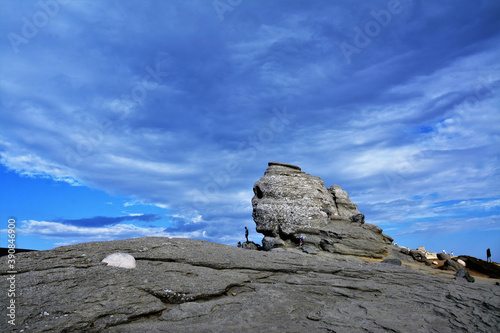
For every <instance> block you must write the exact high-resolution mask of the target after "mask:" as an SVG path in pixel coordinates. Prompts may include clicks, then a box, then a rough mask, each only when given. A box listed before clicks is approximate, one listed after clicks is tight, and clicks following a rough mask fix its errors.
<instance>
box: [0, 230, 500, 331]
mask: <svg viewBox="0 0 500 333" xmlns="http://www.w3.org/2000/svg"><path fill="white" fill-rule="evenodd" d="M115 252H121V253H127V254H130V255H132V256H133V257H135V259H136V268H133V269H124V268H117V267H111V266H106V264H104V263H102V262H101V261H102V260H103V258H105V257H106V256H108V255H109V254H112V253H115ZM3 259H4V258H2V262H1V267H2V270H1V272H2V275H3V276H2V278H1V288H2V290H7V289H8V287H9V285H8V283H9V282H8V281H7V279H6V278H7V277H8V275H7V274H6V273H5V272H6V271H7V269H6V260H3ZM366 261H380V260H379V259H377V260H374V259H367V258H359V257H353V256H347V255H338V254H332V253H328V252H320V253H318V254H315V255H313V254H307V253H304V252H302V251H300V250H298V249H293V248H290V249H275V250H272V251H270V252H264V251H255V250H246V249H239V248H236V247H231V246H226V245H222V244H216V243H209V242H204V241H199V240H191V239H169V238H137V239H129V240H121V241H112V242H96V243H86V244H78V245H73V246H66V247H60V248H56V249H53V250H49V251H40V252H28V253H21V254H18V255H17V267H16V268H17V271H18V273H17V274H16V297H15V300H16V325H15V326H11V325H9V324H8V323H7V320H6V316H5V315H4V314H3V315H2V317H3V318H4V319H2V320H1V321H0V331H2V332H8V331H14V332H141V331H142V332H248V331H267V332H304V331H306V332H440V333H443V332H496V331H498V330H499V327H500V286H497V285H495V284H493V282H495V280H491V279H486V278H484V277H481V278H479V277H478V278H477V279H476V282H475V283H469V282H467V281H466V280H465V279H463V278H460V279H458V280H454V279H453V278H454V275H453V272H445V271H440V270H437V269H434V268H432V267H428V266H425V265H424V264H422V263H417V262H403V266H396V265H390V264H383V263H379V262H366ZM410 261H411V260H410ZM434 273H437V275H433V274H434ZM483 280H484V281H483ZM485 281H486V282H488V283H483V282H485ZM497 281H498V280H497ZM6 301H7V299H6V298H5V297H2V298H1V299H0V303H1V304H0V306H1V308H2V309H4V310H2V311H5V309H6V307H7V303H6Z"/></svg>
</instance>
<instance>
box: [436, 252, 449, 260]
mask: <svg viewBox="0 0 500 333" xmlns="http://www.w3.org/2000/svg"><path fill="white" fill-rule="evenodd" d="M437 258H438V259H439V260H451V256H450V255H449V254H446V253H438V254H437Z"/></svg>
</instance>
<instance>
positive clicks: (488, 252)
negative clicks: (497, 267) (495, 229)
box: [486, 248, 491, 262]
mask: <svg viewBox="0 0 500 333" xmlns="http://www.w3.org/2000/svg"><path fill="white" fill-rule="evenodd" d="M486 261H487V262H491V250H490V249H489V248H488V249H487V250H486Z"/></svg>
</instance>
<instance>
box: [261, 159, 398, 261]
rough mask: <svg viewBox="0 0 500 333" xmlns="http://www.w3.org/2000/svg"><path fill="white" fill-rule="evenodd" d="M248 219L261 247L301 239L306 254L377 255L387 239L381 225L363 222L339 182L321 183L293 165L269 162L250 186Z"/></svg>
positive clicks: (390, 239)
mask: <svg viewBox="0 0 500 333" xmlns="http://www.w3.org/2000/svg"><path fill="white" fill-rule="evenodd" d="M253 190H254V193H255V196H254V197H253V199H252V206H253V218H254V221H255V223H256V225H257V231H258V232H260V233H262V234H264V239H263V240H262V244H263V246H264V248H265V249H266V250H270V249H272V248H277V247H295V246H297V245H298V244H299V239H301V238H304V239H305V241H304V245H303V248H304V249H305V250H306V251H308V252H315V251H316V250H324V251H328V252H332V253H339V254H349V255H356V256H366V257H374V258H380V257H382V256H383V255H384V253H385V252H386V248H387V245H388V244H391V243H392V238H390V237H389V236H386V235H384V234H382V229H380V228H379V227H377V226H376V225H373V224H368V223H364V216H363V215H362V214H361V213H360V212H359V211H358V208H357V206H356V205H355V204H354V203H353V202H351V200H350V199H349V196H348V195H347V193H346V192H345V191H343V190H342V188H340V186H338V185H333V186H331V187H329V188H328V189H326V188H325V185H324V183H323V181H322V180H321V179H320V178H318V177H315V176H311V175H309V174H306V173H304V172H302V171H301V169H300V168H299V167H298V166H295V165H290V164H284V163H276V162H270V163H269V167H268V169H267V170H266V172H265V173H264V176H263V177H262V178H261V179H259V180H258V181H257V182H256V183H255V185H254V188H253Z"/></svg>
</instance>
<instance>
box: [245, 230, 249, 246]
mask: <svg viewBox="0 0 500 333" xmlns="http://www.w3.org/2000/svg"><path fill="white" fill-rule="evenodd" d="M245 238H246V239H247V243H248V229H247V227H245Z"/></svg>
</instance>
